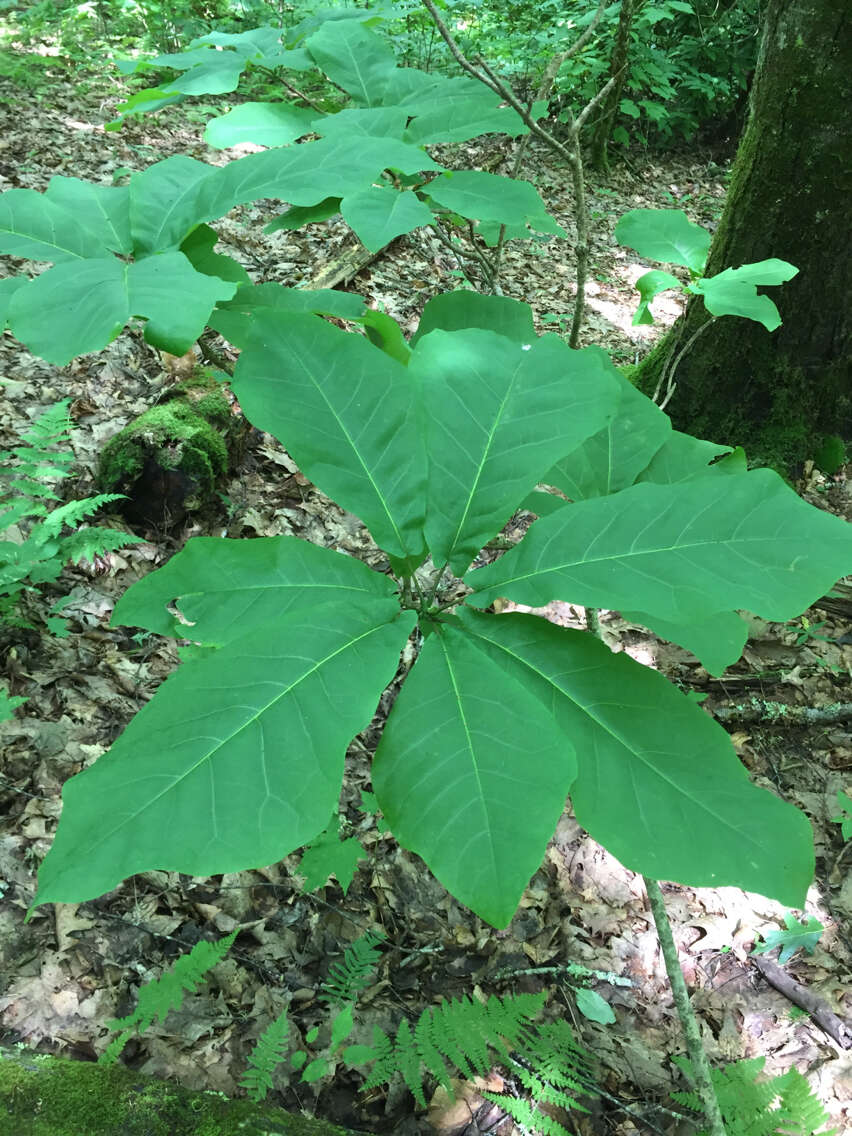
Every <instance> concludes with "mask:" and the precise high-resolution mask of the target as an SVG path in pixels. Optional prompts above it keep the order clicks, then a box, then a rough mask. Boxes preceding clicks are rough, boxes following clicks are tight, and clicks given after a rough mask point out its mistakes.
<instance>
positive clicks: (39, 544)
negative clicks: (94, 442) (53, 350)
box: [0, 399, 141, 636]
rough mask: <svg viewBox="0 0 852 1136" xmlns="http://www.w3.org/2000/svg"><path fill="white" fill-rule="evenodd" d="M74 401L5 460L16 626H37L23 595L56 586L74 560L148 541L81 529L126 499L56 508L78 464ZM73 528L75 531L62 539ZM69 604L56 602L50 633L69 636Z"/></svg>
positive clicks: (5, 525) (0, 605) (106, 497)
mask: <svg viewBox="0 0 852 1136" xmlns="http://www.w3.org/2000/svg"><path fill="white" fill-rule="evenodd" d="M69 403H70V400H69V399H64V400H63V401H62V402H58V403H57V404H56V405H55V406H52V407H50V408H49V409H48V410H46V411H45V412H44V413H43V414H42V415H40V416H39V418H37V419H36V421H35V422H34V423H33V425H32V426H31V427H30V429H29V430H27V431H26V433H24V434H23V435H22V440H23V442H24V443H25V444H24V445H23V446H18V447H16V448H15V449H13V450H12V451H11V452H10V454H9V457H8V458H7V459H6V460H5V462H4V463H3V464H4V465H7V466H9V465H10V464H11V468H9V469H7V471H6V472H4V473H2V474H0V478H2V481H5V482H6V485H7V492H6V493H5V494H3V495H2V496H0V535H2V534H3V533H5V534H7V536H8V537H9V538H10V539H6V540H2V539H0V623H5V624H7V625H9V626H11V627H19V628H31V627H32V626H33V625H32V624H31V623H28V622H27V621H26V620H25V619H23V618H22V617H21V616H20V615H19V614H18V612H17V611H16V605H17V602H18V600H19V599H20V594H21V593H22V592H24V591H30V590H32V589H33V588H34V587H35V586H37V585H38V584H49V583H53V582H54V581H55V580H56V579H58V577H59V574H60V572H61V571H62V568H63V565H65V564H67V563H68V562H69V561H73V562H75V563H76V562H77V561H78V560H81V559H83V558H85V559H86V560H94V559H95V557H96V556H102V555H103V554H104V553H105V552H112V551H115V550H116V549H118V548H123V547H124V546H125V545H128V544H133V543H135V542H136V541H138V540H140V539H141V538H140V537H137V536H133V535H131V534H129V533H122V532H117V531H116V530H114V529H102V528H84V529H81V528H80V527H79V526H80V524H81V522H82V521H83V520H85V519H86V518H87V517H89V516H91V514H92V513H94V512H96V511H97V510H98V509H100V508H101V506H103V505H107V504H109V503H110V502H111V501H116V500H118V498H119V496H120V494H116V493H101V494H98V495H97V496H95V497H87V498H85V499H84V500H82V501H68V502H66V503H65V504H59V505H58V506H56V507H55V508H54V507H51V506H50V502H53V501H61V498H60V497H59V496H58V495H57V493H56V492H55V486H56V482H57V481H58V480H60V479H62V478H64V477H66V476H67V474H68V469H69V467H70V465H71V462H72V460H73V454H72V453H71V451H70V441H71V421H70V418H69V415H68V406H69ZM10 459H11V463H10ZM66 529H71V530H74V531H72V532H70V533H65V535H63V530H66ZM66 602H67V601H60V602H59V604H55V605H54V606H53V607H52V608H51V611H50V615H51V617H52V618H49V619H48V620H47V628H48V630H49V631H51V632H53V633H55V634H57V635H60V636H62V635H67V633H68V631H67V625H66V623H65V620H64V619H61V618H56V616H57V615H58V612H59V610H60V609H61V607H63V606H64V605H65V603H66Z"/></svg>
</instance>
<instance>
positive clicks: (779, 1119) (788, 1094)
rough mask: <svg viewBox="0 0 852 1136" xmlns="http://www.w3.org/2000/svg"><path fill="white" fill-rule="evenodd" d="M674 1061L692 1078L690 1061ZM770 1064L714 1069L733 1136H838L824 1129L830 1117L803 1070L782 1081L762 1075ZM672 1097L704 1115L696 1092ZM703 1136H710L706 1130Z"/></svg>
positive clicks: (758, 1061) (746, 1063)
mask: <svg viewBox="0 0 852 1136" xmlns="http://www.w3.org/2000/svg"><path fill="white" fill-rule="evenodd" d="M673 1060H674V1062H675V1064H676V1065H678V1066H679V1067H680V1068H681V1070H682V1071H683V1072H684V1073H685V1074H686V1075H687V1077H690V1076H691V1074H692V1068H691V1066H690V1063H689V1061H687V1060H686V1058H683V1057H675V1058H673ZM765 1063H766V1059H765V1058H764V1057H752V1058H750V1059H749V1060H746V1061H735V1062H732V1063H731V1064H729V1065H725V1066H723V1067H722V1068H721V1069H714V1070H713V1074H712V1076H713V1087H714V1089H715V1090H716V1096H717V1099H718V1101H719V1105H720V1108H721V1112H722V1118H723V1120H724V1122H725V1132H726V1133H727V1136H776V1134H777V1136H782V1134H785V1136H818V1133H819V1134H820V1136H835V1133H836V1129H832V1130H831V1131H826V1130H825V1129H823V1127H822V1126H823V1125H824V1124H825V1122H826V1121H827V1120H828V1114H827V1113H826V1111H825V1110H824V1109H823V1107H822V1105H821V1104H820V1102H819V1100H818V1099H817V1098H816V1097H815V1096H814V1094H813V1092H812V1091H811V1088H810V1085H809V1084H808V1082H807V1080H806V1079H805V1077H803V1076H802V1074H801V1073H800V1072H799V1071H798V1070H797V1069H790V1070H788V1072H786V1073H784V1074H782V1075H781V1076H779V1077H761V1073H762V1072H763V1066H764V1064H765ZM672 1097H673V1098H674V1100H676V1101H677V1102H678V1104H680V1105H683V1106H684V1107H685V1108H688V1109H691V1110H692V1111H693V1112H694V1113H697V1114H698V1115H699V1116H700V1115H701V1114H702V1113H703V1111H704V1109H703V1107H702V1102H701V1099H700V1098H699V1096H698V1095H697V1094H696V1093H694V1092H675V1093H672ZM699 1123H700V1121H699ZM697 1136H708V1134H707V1132H706V1131H703V1130H702V1131H700V1132H699V1133H698V1134H697Z"/></svg>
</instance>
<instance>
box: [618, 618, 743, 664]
mask: <svg viewBox="0 0 852 1136" xmlns="http://www.w3.org/2000/svg"><path fill="white" fill-rule="evenodd" d="M621 614H622V615H623V616H624V618H625V619H628V620H630V622H631V623H639V624H641V626H642V627H649V628H650V629H651V630H652V631H653V632H654V634H655V635H659V637H660V638H661V639H667V640H668V641H669V642H670V643H678V644H679V645H680V646H681V647H686V649H687V650H688V651H692V653H693V655H695V657H696V658H697V659H699V660H700V661H701V663H702V664H703V665H704V666H705V667H706V669H707V670H708V671H709V672H710V674H712V675H720V674H721V673H722V672H723V671H724V670H725V668H726V667H729V666H730V665H731V663H735V662H736V661H737V659H738V658H739V657H740V655H741V654H742V653H743V647H744V646H745V644H746V639H747V638H748V624H747V623H746V622H745V620H744V619H742V618H741V617H740V616H739V615H737V613H736V612H735V611H717V612H714V613H713V614H712V615H707V616H706V617H705V618H704V619H696V620H693V621H692V622H691V623H671V622H670V621H669V620H667V619H660V618H659V617H658V616H656V615H648V613H647V612H643V611H623V612H622V613H621Z"/></svg>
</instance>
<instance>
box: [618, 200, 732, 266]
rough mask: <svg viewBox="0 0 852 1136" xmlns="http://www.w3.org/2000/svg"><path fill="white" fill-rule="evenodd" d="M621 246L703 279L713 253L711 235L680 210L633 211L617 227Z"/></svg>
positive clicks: (626, 214) (625, 215)
mask: <svg viewBox="0 0 852 1136" xmlns="http://www.w3.org/2000/svg"><path fill="white" fill-rule="evenodd" d="M615 239H616V240H617V241H618V243H619V244H620V245H627V246H628V247H629V248H632V249H635V250H636V252H638V253H639V255H640V256H647V257H648V258H649V259H651V260H660V261H662V262H663V264H682V265H683V266H684V268H688V269H689V270H690V272H692V273H694V275H696V276H700V275H701V272H702V270H703V268H704V262H705V261H706V260H707V253H708V252H709V250H710V234H709V233H708V232H707V230H706V229H702V228H701V226H700V225H696V224H695V223H694V222H693V221H690V219H689V218H688V217H687V215H686V214H685V213H684V212H683V211H682V210H680V209H631V210H630V212H629V213H625V214H624V216H623V217H622V218H621V219H620V220H619V222H618V224H617V225H616V226H615Z"/></svg>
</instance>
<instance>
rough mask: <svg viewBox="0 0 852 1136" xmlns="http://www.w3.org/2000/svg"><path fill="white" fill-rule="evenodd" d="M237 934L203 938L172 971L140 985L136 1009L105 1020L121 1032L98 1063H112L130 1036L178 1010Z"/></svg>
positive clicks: (223, 954) (226, 950)
mask: <svg viewBox="0 0 852 1136" xmlns="http://www.w3.org/2000/svg"><path fill="white" fill-rule="evenodd" d="M236 937H237V932H236V931H232V932H231V934H230V935H226V936H225V938H224V939H219V940H218V941H217V942H214V943H210V942H207V940H205V939H202V940H201V941H200V942H198V943H196V944H195V946H194V947H193V948H192V950H191V951H190V952H189V953H188V954H185V955H181V957H180V958H179V959H178V960H177V962H176V963H175V965H174V966H173V967H172V968H171V970H167V971H164V972H163V974H162V975H161V976H160V977H159V978H157V979H154V980H152V981H151V982H146V983H144V984H143V985H142V986H140V988H139V1000H138V1002H137V1004H136V1009H135V1010H134V1011H133V1012H132V1013H131V1014H128V1015H127V1017H124V1018H113V1019H112V1020H110V1021H108V1022H107V1023H106V1024H107V1027H108V1028H109V1029H111V1030H120V1031H121V1032H120V1033H119V1034H118V1036H117V1037H116V1038H114V1039H113V1040H112V1041H111V1042H110V1044H109V1045H108V1046H107V1048H106V1049H105V1050H104V1052H103V1053H102V1054H101V1056H100V1058H99V1059H98V1060H99V1063H100V1064H101V1065H113V1064H114V1063H115V1062H116V1061H117V1060H118V1058H119V1056H120V1055H121V1051H122V1050H123V1049H124V1047H125V1045H127V1043H128V1041H130V1039H131V1038H132V1037H135V1036H136V1035H137V1034H141V1033H144V1031H145V1030H146V1029H148V1027H149V1026H150V1025H151V1024H152V1023H153V1022H154V1021H157V1020H159V1021H161V1022H163V1021H165V1019H166V1017H167V1015H168V1014H169V1013H170V1011H172V1010H179V1009H180V1007H181V1006H182V1005H183V996H184V994H191V993H193V992H194V991H195V990H197V989H198V987H199V986H200V984H201V982H202V981H203V979H204V976H205V975H206V974H207V972H208V971H210V970H212V968H213V967H214V966H216V964H217V963H219V962H221V961H222V959H223V958H224V957H225V955H226V954H227V953H228V951H229V950H230V949H231V945H232V944H233V942H234V939H236Z"/></svg>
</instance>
